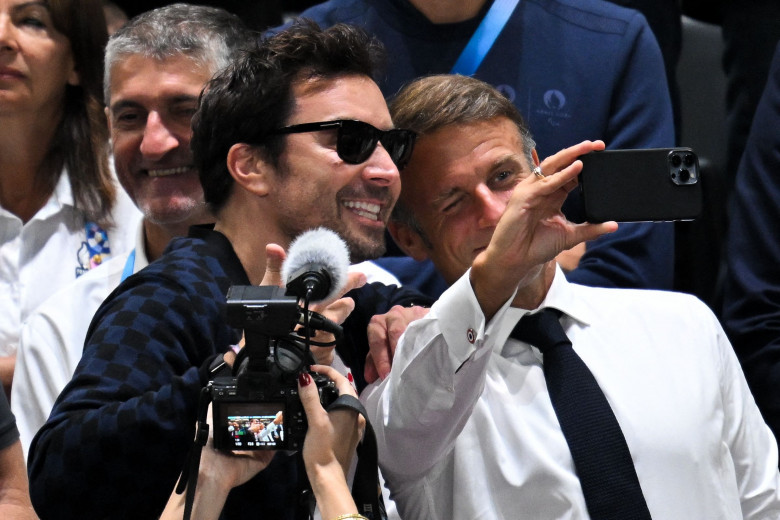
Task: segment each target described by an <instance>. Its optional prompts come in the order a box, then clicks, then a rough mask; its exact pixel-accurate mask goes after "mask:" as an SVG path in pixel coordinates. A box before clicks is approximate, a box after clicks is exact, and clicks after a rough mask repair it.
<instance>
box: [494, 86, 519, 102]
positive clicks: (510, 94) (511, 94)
mask: <svg viewBox="0 0 780 520" xmlns="http://www.w3.org/2000/svg"><path fill="white" fill-rule="evenodd" d="M496 90H498V91H499V92H501V93H502V94H503V95H504V97H505V98H507V99H508V100H509V101H511V102H512V103H514V102H515V97H517V93H516V92H515V89H514V88H512V86H511V85H498V86H497V87H496Z"/></svg>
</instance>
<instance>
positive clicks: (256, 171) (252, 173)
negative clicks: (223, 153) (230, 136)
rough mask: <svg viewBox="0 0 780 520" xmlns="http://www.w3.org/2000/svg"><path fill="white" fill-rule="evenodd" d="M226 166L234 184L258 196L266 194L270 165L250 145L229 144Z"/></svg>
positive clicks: (268, 188) (268, 187)
mask: <svg viewBox="0 0 780 520" xmlns="http://www.w3.org/2000/svg"><path fill="white" fill-rule="evenodd" d="M227 168H228V170H229V171H230V176H231V177H233V180H235V181H236V184H238V185H239V186H241V187H242V188H243V189H245V190H246V191H249V192H251V193H253V194H255V195H258V196H260V197H264V196H266V195H268V192H269V190H270V185H269V179H270V177H271V176H272V175H273V173H272V172H271V169H272V167H271V165H270V164H268V163H267V162H266V161H265V160H263V159H262V158H260V154H259V153H258V152H257V150H255V149H254V148H253V147H252V146H250V145H248V144H246V143H237V144H234V145H233V146H231V147H230V150H228V154H227Z"/></svg>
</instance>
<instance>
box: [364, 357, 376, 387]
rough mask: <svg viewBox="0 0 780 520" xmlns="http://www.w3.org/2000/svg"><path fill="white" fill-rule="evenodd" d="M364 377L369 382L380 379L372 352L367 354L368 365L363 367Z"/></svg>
mask: <svg viewBox="0 0 780 520" xmlns="http://www.w3.org/2000/svg"><path fill="white" fill-rule="evenodd" d="M363 379H365V380H366V383H368V384H371V383H373V382H374V381H376V380H377V379H379V372H378V371H377V369H376V366H375V365H374V356H372V355H371V352H369V353H368V355H367V356H366V365H365V367H364V368H363Z"/></svg>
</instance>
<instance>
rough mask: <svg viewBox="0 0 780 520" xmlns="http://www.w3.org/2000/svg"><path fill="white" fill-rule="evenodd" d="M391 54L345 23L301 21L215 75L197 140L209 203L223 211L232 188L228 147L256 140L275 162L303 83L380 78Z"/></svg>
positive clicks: (196, 123) (198, 119) (198, 117)
mask: <svg viewBox="0 0 780 520" xmlns="http://www.w3.org/2000/svg"><path fill="white" fill-rule="evenodd" d="M383 60H384V50H383V48H382V45H381V43H379V41H378V40H376V39H374V38H372V37H370V36H369V35H368V34H367V33H366V32H365V31H363V30H362V29H359V28H357V27H353V26H350V25H345V24H337V25H334V26H332V27H330V28H328V29H321V28H320V27H319V26H318V25H317V24H316V23H314V22H312V21H308V20H301V21H298V22H296V23H295V24H293V25H292V26H290V27H289V28H288V29H286V30H284V31H281V32H279V33H278V34H276V35H273V36H270V37H267V38H266V39H264V40H261V41H258V42H257V43H256V44H255V45H254V46H252V47H251V48H249V49H247V50H246V51H244V52H242V53H240V54H239V57H238V59H237V60H236V61H235V62H234V63H233V64H231V65H230V66H229V67H228V68H227V69H225V70H224V71H222V72H221V73H220V74H218V75H217V76H215V77H214V79H212V80H211V81H210V82H209V83H208V84H207V86H206V88H205V89H204V92H203V94H202V95H201V100H200V107H199V109H198V112H197V113H196V114H195V117H194V118H193V122H192V125H193V135H192V140H191V142H190V146H191V147H192V151H193V156H194V158H195V165H196V166H197V168H198V170H199V171H200V181H201V184H202V185H203V192H204V194H205V199H206V202H208V203H209V205H210V206H211V209H212V210H213V211H214V212H215V213H216V212H218V211H219V209H220V208H221V207H222V206H223V205H224V204H225V201H226V200H227V198H228V196H229V195H230V193H231V190H232V188H233V179H232V177H231V176H230V172H229V171H228V169H227V164H226V161H227V153H228V150H230V147H231V146H233V145H234V144H237V143H247V144H252V145H256V147H257V150H258V152H259V153H260V154H262V157H263V158H264V159H265V160H267V161H269V162H270V163H271V164H273V165H274V166H276V165H277V164H278V163H277V161H278V157H279V156H280V155H281V153H282V152H283V150H284V137H283V136H277V135H273V132H274V131H275V130H277V129H279V128H281V127H283V126H285V122H286V121H287V120H288V118H289V116H290V114H291V113H292V110H293V107H294V104H295V103H294V99H293V98H292V87H293V85H294V84H296V83H298V82H304V81H311V80H315V81H316V80H318V79H330V78H335V77H339V76H345V75H363V76H368V77H370V78H374V77H375V74H376V73H377V70H379V67H380V65H381V64H382V62H383Z"/></svg>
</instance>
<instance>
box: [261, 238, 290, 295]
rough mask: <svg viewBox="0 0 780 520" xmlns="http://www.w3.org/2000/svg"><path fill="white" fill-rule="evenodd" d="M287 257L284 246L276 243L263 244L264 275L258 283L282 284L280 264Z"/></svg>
mask: <svg viewBox="0 0 780 520" xmlns="http://www.w3.org/2000/svg"><path fill="white" fill-rule="evenodd" d="M286 257H287V253H285V252H284V248H283V247H282V246H280V245H277V244H267V245H266V246H265V275H263V281H262V282H260V285H276V286H277V287H281V286H282V285H284V282H283V281H282V264H283V263H284V259H285V258H286Z"/></svg>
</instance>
